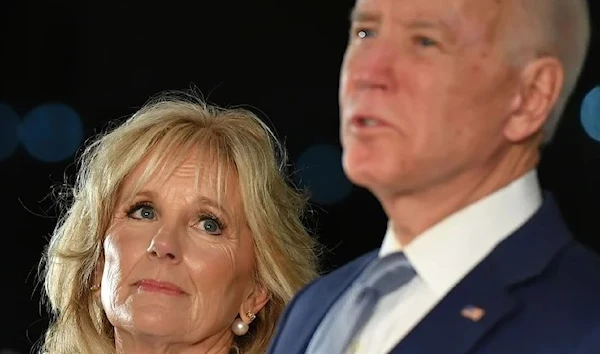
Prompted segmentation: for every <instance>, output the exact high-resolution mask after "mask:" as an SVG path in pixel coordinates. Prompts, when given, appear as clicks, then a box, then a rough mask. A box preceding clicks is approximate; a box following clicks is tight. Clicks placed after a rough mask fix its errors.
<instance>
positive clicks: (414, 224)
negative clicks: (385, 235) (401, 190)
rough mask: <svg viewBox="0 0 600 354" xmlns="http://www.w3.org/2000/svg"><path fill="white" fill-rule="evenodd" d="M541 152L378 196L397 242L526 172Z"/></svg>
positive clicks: (428, 226)
mask: <svg viewBox="0 0 600 354" xmlns="http://www.w3.org/2000/svg"><path fill="white" fill-rule="evenodd" d="M538 159H539V156H538V155H537V153H536V154H535V156H533V155H530V156H525V157H523V156H520V157H519V158H510V156H509V157H507V158H505V159H503V160H502V161H501V162H500V163H499V164H496V165H495V166H494V167H492V168H488V169H485V168H484V169H481V170H472V171H467V172H465V173H462V174H458V175H456V176H455V177H454V178H453V179H451V180H448V181H445V182H444V183H442V184H438V185H435V186H430V187H429V188H427V189H426V190H423V191H419V192H416V193H410V194H402V195H389V196H385V197H380V196H378V199H379V201H380V202H381V204H382V206H383V209H384V210H385V213H386V215H387V216H388V218H389V219H390V221H391V222H392V225H393V228H394V233H395V235H396V237H397V238H398V242H399V243H400V244H401V245H403V246H406V245H408V244H409V243H410V242H412V241H413V240H414V239H415V238H416V237H418V236H419V235H420V234H422V233H423V232H424V231H425V230H427V229H429V228H430V227H432V226H433V225H435V224H437V223H438V222H440V221H442V220H443V219H445V218H446V217H448V216H450V215H452V214H453V213H455V212H457V211H459V210H461V209H463V208H465V207H466V206H468V205H470V204H472V203H474V202H476V201H478V200H480V199H482V198H484V197H486V196H488V195H490V194H492V193H494V192H495V191H497V190H499V189H501V188H503V187H505V186H507V185H508V184H510V183H511V182H513V181H515V180H517V179H518V178H520V177H522V176H523V175H525V174H526V173H527V172H529V171H531V170H532V169H534V168H535V166H536V165H537V162H538Z"/></svg>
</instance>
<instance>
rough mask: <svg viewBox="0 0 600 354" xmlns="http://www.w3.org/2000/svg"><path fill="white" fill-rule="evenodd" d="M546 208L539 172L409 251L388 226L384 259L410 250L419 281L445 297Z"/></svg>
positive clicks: (428, 233)
mask: <svg viewBox="0 0 600 354" xmlns="http://www.w3.org/2000/svg"><path fill="white" fill-rule="evenodd" d="M541 204H542V195H541V190H540V187H539V183H538V179H537V172H536V170H532V171H531V172H529V173H527V174H525V175H524V176H522V177H520V178H519V179H517V180H515V181H513V182H512V183H510V184H509V185H507V186H505V187H504V188H502V189H499V190H497V191H496V192H494V193H492V194H490V195H488V196H486V197H484V198H482V199H480V200H478V201H476V202H475V203H472V204H470V205H468V206H466V207H465V208H463V209H461V210H459V211H457V212H455V213H453V214H451V215H450V216H448V217H446V218H445V219H443V220H442V221H440V222H438V223H437V224H435V225H433V226H432V227H430V228H429V229H427V230H425V231H424V232H423V233H422V234H421V235H419V236H418V237H416V238H415V239H414V240H413V241H412V242H411V243H410V244H408V245H407V246H406V247H403V246H402V245H401V244H400V243H399V242H398V240H397V238H396V237H395V234H394V231H393V227H392V224H391V222H388V228H387V231H386V234H385V237H384V239H383V243H382V246H381V249H380V251H379V256H380V257H383V256H385V255H387V254H390V253H392V252H400V251H404V253H405V255H406V257H407V258H408V260H409V261H410V263H411V264H412V266H413V267H414V268H415V271H416V272H417V274H418V276H419V277H421V278H422V279H423V280H424V282H425V283H426V284H427V285H428V286H429V287H431V288H432V289H433V290H434V291H435V292H436V293H438V294H439V295H444V294H446V293H447V292H448V291H450V289H451V288H453V287H454V285H456V284H457V283H458V282H459V281H460V280H461V279H462V278H463V277H464V276H465V275H466V274H467V273H469V271H471V269H473V268H474V267H475V266H476V265H477V264H478V263H479V262H481V261H482V260H483V259H484V258H485V257H486V256H487V255H488V254H489V253H490V252H491V251H492V250H493V249H494V247H495V246H496V245H497V244H498V243H500V242H501V241H502V240H504V239H505V238H506V237H508V236H509V235H510V234H512V233H513V232H515V231H516V230H517V229H518V228H519V227H520V226H521V225H523V224H524V223H525V222H526V221H527V220H528V219H529V218H530V217H531V216H532V215H533V214H534V213H535V212H536V211H537V210H538V209H539V207H540V206H541Z"/></svg>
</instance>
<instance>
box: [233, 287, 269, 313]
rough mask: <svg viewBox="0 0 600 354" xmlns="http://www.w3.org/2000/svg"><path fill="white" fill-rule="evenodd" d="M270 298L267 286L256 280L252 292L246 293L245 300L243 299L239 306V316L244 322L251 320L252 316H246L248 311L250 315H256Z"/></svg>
mask: <svg viewBox="0 0 600 354" xmlns="http://www.w3.org/2000/svg"><path fill="white" fill-rule="evenodd" d="M270 298H271V294H270V293H269V291H268V290H267V288H266V287H265V286H264V285H263V284H261V283H258V282H256V283H255V284H254V289H253V291H252V293H250V295H248V297H247V298H246V300H244V302H243V303H242V305H241V306H240V317H241V318H242V319H243V320H244V322H246V323H249V322H252V320H253V319H254V318H253V316H250V317H252V318H248V317H249V316H248V313H251V314H252V315H254V316H256V315H257V314H258V313H259V312H260V310H262V309H263V307H265V305H266V304H267V302H269V300H270Z"/></svg>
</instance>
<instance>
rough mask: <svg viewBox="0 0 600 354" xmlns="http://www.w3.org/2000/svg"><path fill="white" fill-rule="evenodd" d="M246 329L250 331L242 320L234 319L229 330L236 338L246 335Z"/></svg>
mask: <svg viewBox="0 0 600 354" xmlns="http://www.w3.org/2000/svg"><path fill="white" fill-rule="evenodd" d="M248 329H250V327H249V326H248V324H247V323H245V322H244V321H242V319H241V318H239V317H238V318H236V319H235V321H233V324H232V325H231V330H232V331H233V333H235V335H236V336H243V335H244V334H246V333H248Z"/></svg>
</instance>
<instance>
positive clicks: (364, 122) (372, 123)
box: [362, 118, 379, 127]
mask: <svg viewBox="0 0 600 354" xmlns="http://www.w3.org/2000/svg"><path fill="white" fill-rule="evenodd" d="M377 124H379V123H378V122H377V121H376V120H375V119H368V118H367V119H363V120H362V125H363V126H365V127H372V126H375V125H377Z"/></svg>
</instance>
